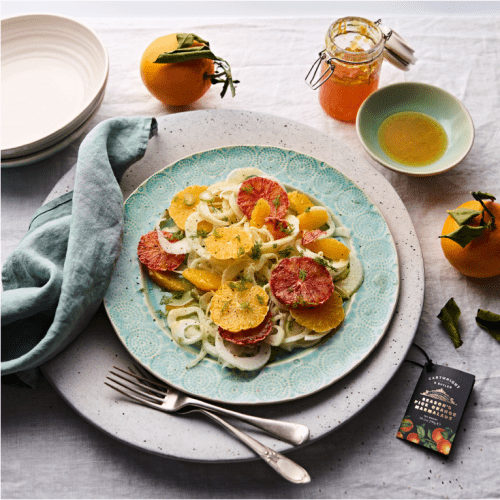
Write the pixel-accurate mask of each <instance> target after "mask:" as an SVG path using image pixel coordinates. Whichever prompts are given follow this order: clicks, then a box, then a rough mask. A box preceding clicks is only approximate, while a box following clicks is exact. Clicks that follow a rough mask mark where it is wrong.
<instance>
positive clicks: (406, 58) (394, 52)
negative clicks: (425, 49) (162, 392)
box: [375, 23, 417, 71]
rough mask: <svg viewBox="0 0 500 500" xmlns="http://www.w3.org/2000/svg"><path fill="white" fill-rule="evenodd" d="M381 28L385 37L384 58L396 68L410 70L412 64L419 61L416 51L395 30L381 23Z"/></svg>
mask: <svg viewBox="0 0 500 500" xmlns="http://www.w3.org/2000/svg"><path fill="white" fill-rule="evenodd" d="M375 24H376V23H375ZM379 28H380V31H382V33H383V34H384V37H385V48H384V58H385V59H386V60H387V61H389V62H390V63H391V64H392V65H393V66H396V68H399V69H401V70H403V71H408V70H409V69H410V68H409V66H410V64H415V62H416V61H417V58H416V57H415V55H414V52H415V51H414V50H413V49H412V48H411V47H410V46H409V45H408V43H407V42H406V41H405V40H404V39H403V38H402V37H401V36H400V35H398V34H397V33H396V32H395V31H393V30H391V29H390V28H388V27H386V26H382V25H379Z"/></svg>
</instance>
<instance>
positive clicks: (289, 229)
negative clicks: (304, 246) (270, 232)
mask: <svg viewBox="0 0 500 500" xmlns="http://www.w3.org/2000/svg"><path fill="white" fill-rule="evenodd" d="M278 229H279V230H280V231H281V232H283V233H285V234H286V235H287V236H288V235H290V234H292V233H293V226H292V225H291V224H287V223H286V222H282V221H279V222H278Z"/></svg>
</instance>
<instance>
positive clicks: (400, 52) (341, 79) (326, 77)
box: [306, 17, 416, 122]
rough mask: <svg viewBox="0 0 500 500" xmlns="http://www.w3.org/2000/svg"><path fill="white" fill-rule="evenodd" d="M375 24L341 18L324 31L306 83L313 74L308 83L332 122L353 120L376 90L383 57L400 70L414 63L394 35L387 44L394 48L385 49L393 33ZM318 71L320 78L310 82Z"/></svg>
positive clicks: (401, 42) (401, 41)
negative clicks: (322, 47)
mask: <svg viewBox="0 0 500 500" xmlns="http://www.w3.org/2000/svg"><path fill="white" fill-rule="evenodd" d="M379 23H380V21H377V22H375V23H373V22H372V21H369V20H368V19H364V18H361V17H344V18H342V19H339V20H337V21H335V22H334V23H333V24H332V25H331V26H330V27H329V28H328V31H327V33H326V38H325V49H324V50H323V51H322V52H320V57H319V59H318V60H317V61H316V62H315V63H314V65H313V67H312V68H311V70H310V71H309V73H308V75H307V77H306V80H307V78H308V77H309V75H310V74H311V72H313V74H312V80H313V81H312V82H311V83H309V82H308V83H309V85H310V86H311V87H312V88H313V89H314V90H316V89H318V88H319V102H320V104H321V107H322V108H323V109H324V111H325V112H326V113H327V114H328V115H329V116H331V117H332V118H335V119H337V120H342V121H346V122H353V121H355V120H356V115H357V113H358V110H359V108H360V106H361V104H362V103H363V101H364V100H365V99H366V98H367V97H368V96H369V95H370V94H372V93H373V92H375V90H377V88H378V83H379V79H380V71H381V69H382V62H383V59H384V56H385V57H386V58H388V59H389V60H390V61H391V62H392V63H393V64H395V65H397V66H398V67H400V69H404V70H406V69H407V66H408V64H410V63H411V64H413V63H414V61H415V60H416V59H415V58H414V57H413V50H412V49H411V48H409V47H408V46H407V45H406V43H405V42H404V40H403V39H402V38H400V37H399V36H398V35H397V34H394V35H395V36H394V37H393V39H394V40H391V42H395V44H394V45H393V46H392V47H391V46H386V42H387V41H388V40H389V38H390V37H391V35H393V32H392V31H390V30H389V31H388V32H387V29H385V28H382V27H381V26H379ZM384 30H385V31H384ZM384 49H385V50H384ZM318 70H319V75H320V76H319V78H318V79H317V80H316V81H315V82H314V79H315V78H316V73H318Z"/></svg>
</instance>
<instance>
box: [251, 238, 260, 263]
mask: <svg viewBox="0 0 500 500" xmlns="http://www.w3.org/2000/svg"><path fill="white" fill-rule="evenodd" d="M261 247H262V241H256V242H255V243H254V244H253V247H252V249H251V250H250V258H251V259H252V260H259V259H260V258H261V257H262V250H261Z"/></svg>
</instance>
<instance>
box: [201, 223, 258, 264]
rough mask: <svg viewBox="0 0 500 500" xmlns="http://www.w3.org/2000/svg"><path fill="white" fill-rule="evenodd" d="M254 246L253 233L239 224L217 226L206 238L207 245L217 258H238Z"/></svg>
mask: <svg viewBox="0 0 500 500" xmlns="http://www.w3.org/2000/svg"><path fill="white" fill-rule="evenodd" d="M252 246H253V238H252V235H251V234H250V233H249V232H248V231H246V230H245V229H243V228H242V227H239V226H233V227H217V228H215V229H214V231H213V232H212V233H211V234H210V235H209V236H208V237H207V238H206V239H205V247H206V249H207V250H208V252H209V253H210V254H211V255H213V256H214V257H215V258H216V259H220V260H227V259H238V258H240V257H242V256H243V255H245V254H246V253H247V252H249V251H250V249H251V248H252Z"/></svg>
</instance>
